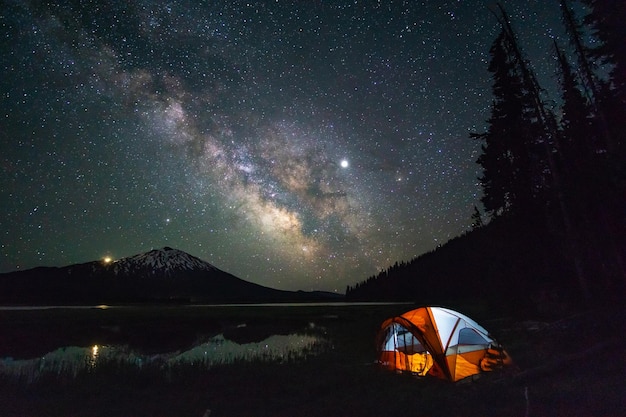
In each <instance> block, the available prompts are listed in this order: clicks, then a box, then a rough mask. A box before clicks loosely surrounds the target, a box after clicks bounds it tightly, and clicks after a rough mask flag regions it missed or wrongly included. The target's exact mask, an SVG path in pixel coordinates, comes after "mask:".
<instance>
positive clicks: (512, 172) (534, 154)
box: [471, 30, 544, 218]
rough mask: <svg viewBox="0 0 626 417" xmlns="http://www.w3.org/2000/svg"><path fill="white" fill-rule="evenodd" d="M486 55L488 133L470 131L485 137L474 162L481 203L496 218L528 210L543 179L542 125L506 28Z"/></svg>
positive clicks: (475, 136)
mask: <svg viewBox="0 0 626 417" xmlns="http://www.w3.org/2000/svg"><path fill="white" fill-rule="evenodd" d="M490 54H491V62H490V64H489V68H488V69H489V71H490V72H491V73H492V74H493V80H494V81H493V86H492V93H493V96H494V101H493V104H492V110H491V117H490V118H489V119H488V121H487V122H488V129H487V132H485V133H480V134H472V135H471V136H472V137H473V138H475V139H479V140H482V141H483V145H482V154H481V156H480V157H479V158H478V161H477V163H478V164H479V165H481V166H482V168H483V175H482V177H481V178H480V181H481V184H482V187H483V197H482V203H483V205H484V208H485V211H486V213H487V214H488V215H489V216H490V217H491V218H494V217H496V216H499V215H505V214H506V215H510V214H513V215H517V214H521V213H524V212H525V211H527V210H531V209H532V208H533V206H534V205H535V203H536V200H537V197H538V195H539V194H540V191H541V189H542V188H543V184H544V181H543V178H542V177H543V169H542V168H540V166H541V165H542V158H541V155H540V152H538V143H539V141H540V137H541V135H542V133H541V131H542V128H541V126H539V125H538V119H537V117H534V116H533V114H534V111H533V107H532V98H531V97H530V96H529V94H528V88H527V86H526V84H525V82H524V78H523V76H522V73H521V71H520V67H519V59H518V58H517V57H516V56H515V54H514V52H513V45H512V44H511V39H510V37H509V36H508V34H507V32H506V31H505V30H502V31H501V32H500V34H499V35H498V37H497V38H496V40H495V41H494V43H493V45H492V47H491V49H490Z"/></svg>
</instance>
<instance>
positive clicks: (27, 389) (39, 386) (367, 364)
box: [0, 305, 626, 417]
mask: <svg viewBox="0 0 626 417" xmlns="http://www.w3.org/2000/svg"><path fill="white" fill-rule="evenodd" d="M414 307H415V306H411V305H386V306H381V305H377V306H372V305H369V306H310V307H297V308H296V307H280V308H278V307H272V308H268V307H246V308H239V309H238V308H233V307H227V308H215V307H213V308H198V309H184V310H180V309H167V308H166V309H164V308H144V309H142V310H140V311H137V310H132V314H131V310H105V311H101V310H94V311H88V312H87V313H85V312H84V311H83V312H82V313H78V312H76V311H73V310H67V311H66V310H60V311H56V310H55V311H44V312H42V311H36V312H24V311H0V357H2V356H6V354H7V353H6V352H8V351H10V350H11V349H14V348H15V347H16V346H19V347H20V348H21V349H22V351H24V352H25V355H36V354H42V353H41V352H39V353H38V352H37V351H38V350H40V351H42V352H43V353H45V351H46V349H49V347H51V346H54V345H55V343H60V342H63V343H65V344H75V345H78V346H81V345H82V346H90V345H92V344H95V343H100V344H105V343H117V342H119V341H118V340H112V339H111V338H113V339H114V338H115V337H121V336H120V334H122V335H124V337H125V338H126V342H129V338H130V342H129V343H131V344H132V345H133V346H135V347H138V346H140V347H141V348H142V349H144V350H145V351H149V350H150V349H156V347H157V346H163V345H168V344H170V345H171V348H172V349H174V348H176V347H177V346H178V347H179V348H180V347H184V345H186V344H189V343H193V342H194V341H195V340H193V339H197V338H198V337H203V336H202V335H201V333H202V331H204V333H205V334H215V333H217V332H224V331H226V332H228V331H229V330H228V329H231V330H230V331H231V333H232V334H231V335H230V336H229V337H231V338H232V339H233V340H241V342H242V343H244V342H246V341H251V340H262V339H263V338H264V337H266V336H269V335H270V334H277V333H289V332H292V331H293V330H294V329H300V328H306V327H308V328H310V327H311V326H310V323H315V328H316V329H317V330H316V331H320V329H321V331H322V332H323V334H324V335H325V337H326V338H327V340H328V346H327V347H326V348H325V349H324V350H322V351H321V352H314V353H315V354H312V355H309V356H308V357H307V358H306V359H297V360H296V359H293V360H290V359H289V358H287V359H286V360H283V361H273V362H267V363H265V362H254V363H245V362H240V363H236V364H233V365H222V366H218V367H214V368H211V369H208V370H207V369H199V368H198V367H193V366H184V367H179V368H176V369H172V370H171V371H170V372H163V371H162V370H161V369H160V368H159V367H157V366H153V367H150V366H147V367H143V368H142V369H138V368H136V367H128V366H118V365H116V364H113V363H111V364H105V365H102V366H100V367H96V368H95V369H92V370H90V371H88V372H87V371H85V372H82V373H79V375H78V376H77V377H76V378H74V377H69V376H66V375H63V374H61V375H57V374H47V375H45V376H43V377H41V378H40V379H39V380H37V381H36V382H34V383H33V382H30V383H27V382H25V381H16V380H15V379H14V378H11V377H6V376H3V377H0V416H2V417H9V416H67V417H69V416H192V417H203V416H208V415H210V416H211V417H222V416H290V417H292V416H324V417H332V416H377V417H378V416H568V417H571V416H624V415H626V389H625V388H624V382H625V381H626V355H625V353H626V349H624V341H625V340H626V338H625V337H624V330H626V329H625V326H624V324H623V323H624V321H625V320H624V319H625V318H626V316H625V314H624V313H623V312H622V311H601V312H600V311H596V312H593V313H587V314H567V315H563V317H560V318H552V319H550V320H547V319H544V320H528V321H522V320H519V319H511V318H498V317H490V316H489V312H485V311H478V310H476V309H471V308H469V309H465V310H463V309H461V308H458V309H459V310H460V311H462V312H463V313H465V314H467V315H469V316H470V317H473V318H474V319H476V320H477V321H478V322H479V323H480V324H482V325H483V326H484V327H486V328H487V329H488V330H490V331H491V332H492V333H493V334H494V336H495V337H496V338H497V339H498V340H499V341H500V342H501V343H503V344H504V345H505V348H506V349H507V350H508V352H509V353H510V355H511V356H512V358H513V359H514V361H515V362H516V366H515V368H514V369H509V370H507V371H506V372H500V373H490V374H484V375H483V376H482V377H481V378H478V379H476V380H473V381H463V382H461V383H457V384H451V383H447V382H444V381H439V380H435V379H432V378H416V377H413V376H410V375H399V374H395V373H390V372H386V371H383V370H381V369H379V368H378V367H377V366H376V365H375V364H374V359H375V346H374V337H375V334H376V331H377V329H378V326H379V325H380V323H381V322H382V321H383V320H384V319H386V318H387V317H390V316H392V315H395V314H400V313H403V312H404V311H407V310H410V309H412V308H414ZM241 322H246V323H247V324H248V326H247V327H246V329H247V330H245V331H243V332H239V333H237V331H235V330H232V329H237V327H236V326H235V325H236V324H237V323H241ZM111 328H115V329H117V331H116V332H113V333H110V334H109V335H108V336H103V335H102V333H101V332H99V330H101V329H111ZM94 329H95V330H94ZM120 329H121V330H120ZM199 329H200V330H202V331H200V330H199ZM96 330H98V331H96ZM111 334H112V335H113V336H111ZM115 335H117V336H115ZM42 336H45V337H42ZM102 338H104V339H102ZM107 338H108V339H107ZM68 342H69V343H68ZM28 351H30V352H28Z"/></svg>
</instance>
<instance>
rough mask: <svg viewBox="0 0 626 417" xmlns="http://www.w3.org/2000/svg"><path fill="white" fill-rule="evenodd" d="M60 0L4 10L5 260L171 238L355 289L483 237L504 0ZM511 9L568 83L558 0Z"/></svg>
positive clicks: (168, 242)
mask: <svg viewBox="0 0 626 417" xmlns="http://www.w3.org/2000/svg"><path fill="white" fill-rule="evenodd" d="M61 3H62V4H61V5H59V6H52V5H47V4H40V2H28V1H9V2H5V6H3V8H2V11H1V12H0V13H2V14H1V16H0V17H1V20H0V28H1V31H2V41H1V42H2V43H1V46H0V48H1V50H0V52H1V55H0V56H2V70H3V77H2V80H1V81H0V85H1V91H2V103H1V105H0V117H1V120H2V121H1V131H0V141H1V145H2V155H1V156H0V161H1V162H2V166H1V169H2V171H1V172H0V173H1V175H2V177H1V179H0V181H1V182H0V186H1V189H0V198H1V201H2V207H1V208H0V233H1V234H0V245H1V246H0V248H1V251H2V253H1V256H0V271H1V272H6V271H12V270H16V269H25V268H30V267H35V266H39V265H54V266H60V265H66V264H70V263H79V262H87V261H90V260H94V259H100V258H102V257H104V256H112V257H114V258H119V257H124V256H130V255H134V254H136V253H139V252H143V251H147V250H150V249H152V248H158V247H163V246H172V247H176V248H178V249H181V250H184V251H186V252H188V253H190V254H192V255H195V256H198V257H200V258H202V259H204V260H206V261H208V262H210V263H212V264H214V265H215V266H217V267H218V268H221V269H223V270H226V271H228V272H230V273H233V274H235V275H237V276H239V277H241V278H244V279H247V280H250V281H253V282H256V283H259V284H262V285H267V286H271V287H275V288H281V289H290V290H294V289H305V290H310V289H322V290H330V291H339V292H343V290H344V289H345V287H346V285H353V284H354V283H356V282H357V281H361V280H364V279H366V278H367V277H368V276H371V275H373V274H375V273H377V272H378V271H379V270H381V269H384V268H386V267H388V266H390V265H392V264H393V263H394V262H396V261H402V260H410V259H412V258H413V257H415V256H418V255H420V254H422V253H425V252H427V251H430V250H432V249H433V248H435V247H437V246H438V245H440V244H443V243H445V242H446V241H447V240H449V239H450V238H453V237H455V236H458V235H459V234H461V233H463V232H464V231H466V230H468V229H469V227H470V223H471V220H470V217H471V214H472V212H473V207H474V205H477V206H478V205H479V199H480V187H479V184H478V182H477V180H476V178H477V177H478V176H479V175H480V172H479V170H478V166H477V164H476V163H475V160H476V158H477V157H478V154H479V150H480V149H479V146H478V145H479V144H477V143H475V142H473V141H472V140H471V139H469V133H470V132H475V131H480V130H481V129H483V128H484V120H485V119H486V118H487V117H488V112H489V106H490V103H491V93H490V85H491V84H490V83H491V81H490V78H489V77H490V75H489V73H488V72H487V71H486V68H487V64H488V60H489V55H488V51H489V47H490V44H491V41H492V40H493V38H494V37H495V35H496V33H497V31H498V25H497V21H496V19H495V18H494V16H493V15H492V13H491V12H490V10H489V7H490V5H491V6H493V5H492V4H491V3H490V2H486V1H484V2H483V1H476V2H469V1H462V2H461V1H428V2H414V1H406V2H389V3H388V2H378V3H377V2H353V1H350V2H347V1H328V2H322V1H316V2H313V1H311V2H304V1H294V2H283V1H273V2H232V1H217V2H196V1H188V2H174V1H173V2H151V1H143V2H142V1H135V2H98V1H83V2H79V1H68V2H61ZM109 3H112V4H109ZM387 3H388V4H387ZM470 3H471V4H470ZM512 3H513V4H511V5H507V4H506V2H505V6H507V7H510V9H509V12H510V14H511V15H512V18H513V19H514V21H515V22H516V24H517V26H518V27H519V28H520V38H521V40H522V42H523V45H524V46H525V50H526V52H527V53H528V55H529V56H531V57H532V58H533V63H534V64H535V65H536V69H537V70H538V72H539V73H540V76H541V77H542V79H545V80H547V82H548V83H549V82H554V80H555V77H554V63H553V62H552V61H551V58H550V52H549V51H550V47H551V44H552V39H553V38H554V37H556V38H558V37H559V36H560V35H558V34H559V33H560V32H559V31H560V28H559V25H558V18H559V15H558V5H556V4H552V3H558V2H544V1H528V2H512ZM521 3H525V4H521ZM546 3H550V4H549V5H548V4H546ZM561 36H562V35H561Z"/></svg>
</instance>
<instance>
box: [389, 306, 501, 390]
mask: <svg viewBox="0 0 626 417" xmlns="http://www.w3.org/2000/svg"><path fill="white" fill-rule="evenodd" d="M377 346H378V363H380V364H381V365H382V366H383V367H385V368H387V369H390V370H396V371H399V372H411V373H413V374H415V375H419V376H426V375H431V376H435V377H438V378H441V379H447V380H449V381H453V382H456V381H459V380H461V379H463V378H467V377H469V376H472V375H477V374H480V373H481V372H486V371H492V370H494V369H497V368H500V367H502V366H503V365H509V364H511V363H512V361H511V358H510V357H509V356H508V354H507V353H506V352H505V351H504V349H503V348H502V346H500V345H499V344H498V343H497V342H496V341H495V340H494V339H493V338H492V337H491V336H490V335H489V333H488V332H487V330H485V329H484V328H483V327H481V326H480V325H479V324H478V323H476V322H475V321H474V320H472V319H470V318H469V317H467V316H465V315H463V314H461V313H458V312H456V311H453V310H449V309H447V308H441V307H421V308H418V309H416V310H411V311H408V312H406V313H404V314H402V315H400V316H397V317H392V318H390V319H387V320H385V321H384V322H383V324H382V325H381V328H380V331H379V332H378V336H377Z"/></svg>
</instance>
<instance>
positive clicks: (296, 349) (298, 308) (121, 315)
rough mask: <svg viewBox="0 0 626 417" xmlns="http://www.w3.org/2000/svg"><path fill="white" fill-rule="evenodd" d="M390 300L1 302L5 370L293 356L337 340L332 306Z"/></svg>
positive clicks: (27, 377) (0, 368) (73, 372)
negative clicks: (331, 333)
mask: <svg viewBox="0 0 626 417" xmlns="http://www.w3.org/2000/svg"><path fill="white" fill-rule="evenodd" d="M386 305H390V304H389V303H361V304H350V303H300V304H243V305H242V304H239V305H192V306H142V307H136V306H107V305H98V306H21V307H15V306H11V307H0V317H2V318H3V320H2V323H1V325H2V328H1V329H0V330H2V334H3V341H2V342H1V343H0V375H4V376H7V377H13V378H16V379H17V380H20V381H23V382H26V383H30V382H33V381H36V380H37V379H39V378H40V377H41V376H42V375H46V374H56V375H63V376H64V377H68V376H69V377H76V376H77V375H78V374H79V373H81V372H85V371H94V370H95V369H97V368H98V367H101V366H108V365H110V364H111V363H114V364H116V366H124V367H134V368H138V369H141V368H142V367H146V366H153V367H154V366H157V367H159V368H161V369H162V370H163V372H164V373H165V372H169V370H171V368H173V367H176V366H180V365H193V366H196V367H200V368H205V369H209V368H211V367H213V366H217V365H221V366H224V365H228V364H235V363H241V362H254V361H266V362H275V363H280V362H284V361H291V362H293V361H297V360H299V359H302V358H306V357H307V356H310V355H315V354H319V353H320V352H323V351H324V350H326V349H329V348H330V347H331V346H332V341H331V340H330V339H329V337H328V334H327V330H326V327H325V325H324V322H328V321H332V320H334V319H337V318H338V315H336V314H335V315H333V314H329V312H328V311H327V310H328V309H336V308H359V307H361V308H362V307H365V306H386ZM391 305H393V304H391ZM304 311H306V312H307V313H306V314H305V315H303V314H302V313H303V312H304ZM281 312H286V314H283V313H281ZM311 312H316V313H317V314H314V315H313V316H311V315H310V313H311Z"/></svg>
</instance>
